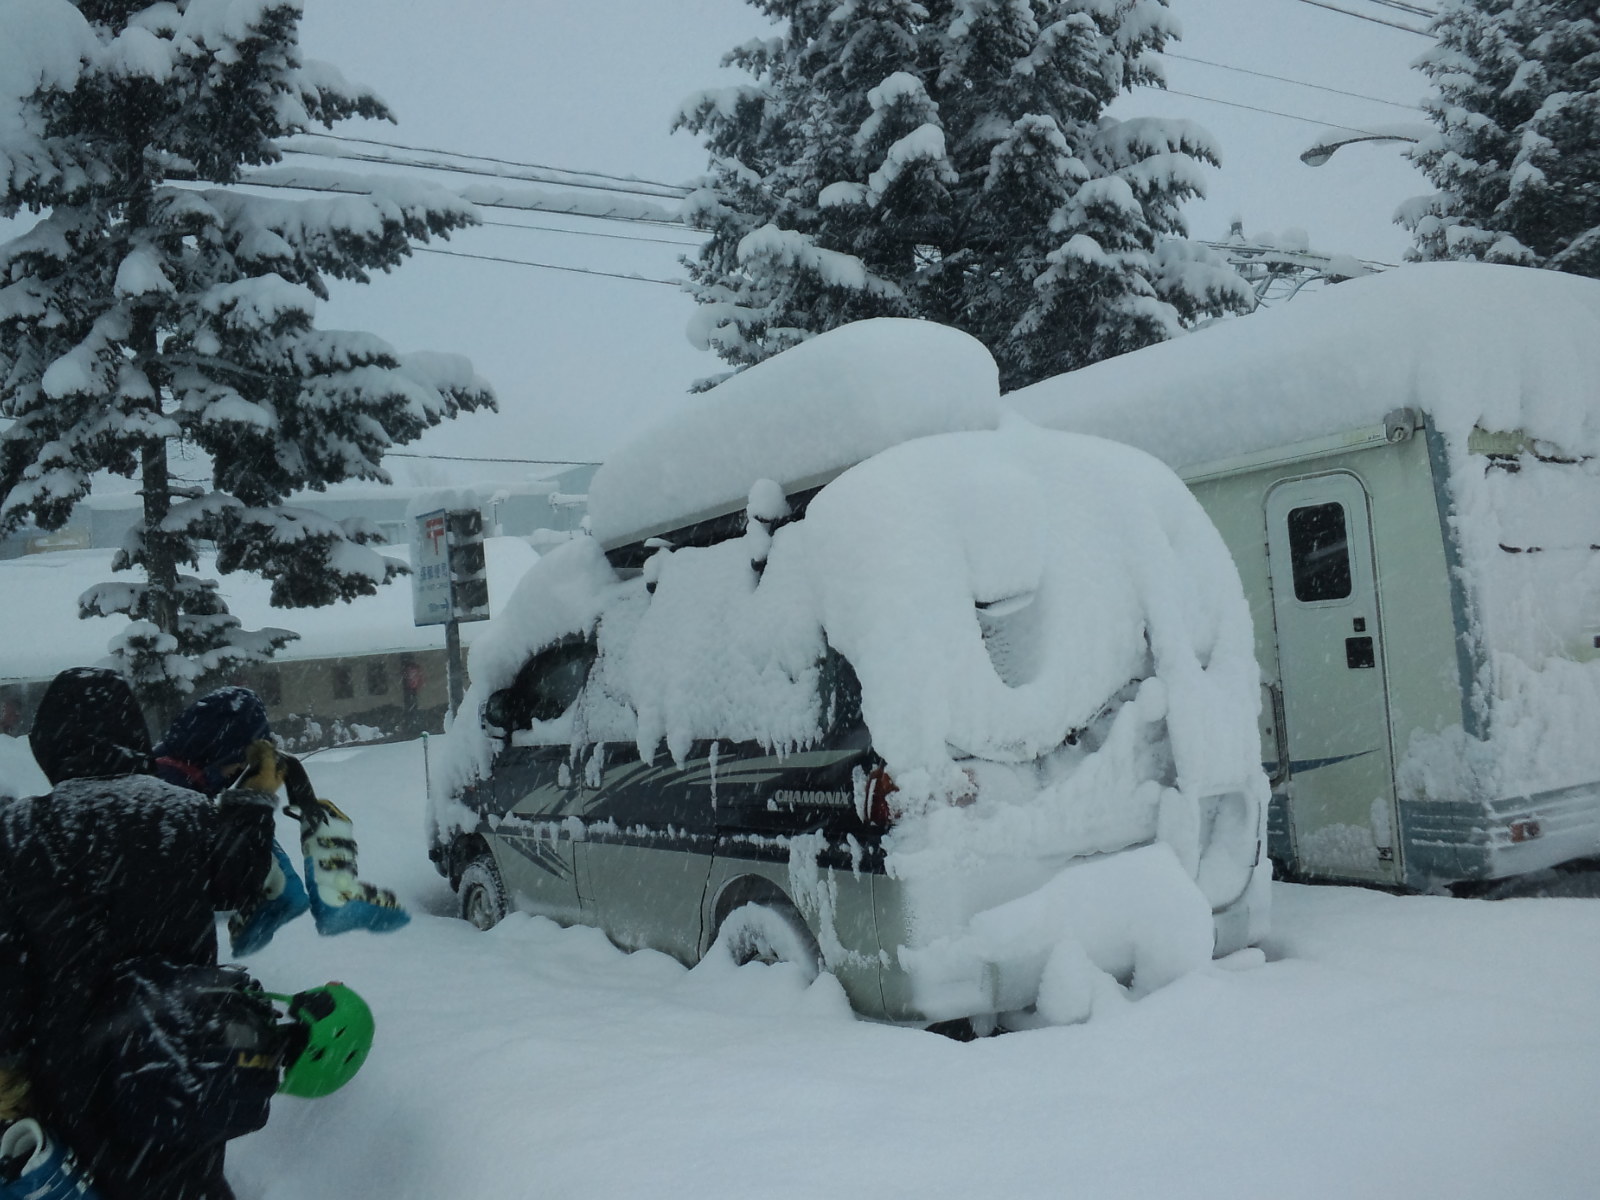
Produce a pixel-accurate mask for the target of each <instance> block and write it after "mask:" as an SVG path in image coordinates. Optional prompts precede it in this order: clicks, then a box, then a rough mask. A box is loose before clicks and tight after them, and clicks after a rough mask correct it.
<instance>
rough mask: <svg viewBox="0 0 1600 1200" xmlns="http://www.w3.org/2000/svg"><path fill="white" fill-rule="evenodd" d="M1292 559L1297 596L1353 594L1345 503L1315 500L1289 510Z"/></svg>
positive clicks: (1322, 597)
mask: <svg viewBox="0 0 1600 1200" xmlns="http://www.w3.org/2000/svg"><path fill="white" fill-rule="evenodd" d="M1289 562H1290V566H1291V567H1292V569H1293V572H1294V598H1295V599H1296V600H1304V601H1308V602H1314V601H1317V600H1343V599H1344V598H1345V597H1346V596H1348V595H1349V594H1350V545H1349V541H1348V539H1347V537H1346V535H1345V520H1344V505H1342V504H1338V503H1333V504H1312V505H1308V506H1306V507H1305V508H1295V509H1291V510H1290V511H1289Z"/></svg>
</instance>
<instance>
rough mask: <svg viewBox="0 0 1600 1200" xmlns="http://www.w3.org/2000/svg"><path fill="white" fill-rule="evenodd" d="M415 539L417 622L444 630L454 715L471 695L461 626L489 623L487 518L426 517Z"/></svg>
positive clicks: (443, 512)
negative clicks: (463, 697)
mask: <svg viewBox="0 0 1600 1200" xmlns="http://www.w3.org/2000/svg"><path fill="white" fill-rule="evenodd" d="M412 539H413V540H412V555H411V613H412V619H413V621H414V622H415V623H416V624H417V625H443V626H444V655H445V675H446V678H447V679H448V681H449V687H450V713H451V715H452V716H454V715H455V713H456V711H457V710H458V709H460V707H461V697H462V695H463V693H464V692H465V691H466V673H465V670H464V669H463V664H462V661H461V628H460V625H461V622H462V621H487V620H488V619H489V575H488V565H487V563H486V562H485V560H484V554H483V514H482V513H480V512H479V511H478V510H477V509H475V508H465V509H443V508H439V509H435V510H434V511H432V512H426V513H420V514H418V515H417V517H416V525H415V528H414V529H413V531H412Z"/></svg>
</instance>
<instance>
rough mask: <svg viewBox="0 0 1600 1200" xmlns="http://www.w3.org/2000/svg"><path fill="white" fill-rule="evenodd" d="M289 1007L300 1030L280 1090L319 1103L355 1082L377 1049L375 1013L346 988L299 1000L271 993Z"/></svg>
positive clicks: (328, 987)
mask: <svg viewBox="0 0 1600 1200" xmlns="http://www.w3.org/2000/svg"><path fill="white" fill-rule="evenodd" d="M269 995H272V997H273V999H275V1000H283V1001H285V1002H286V1003H287V1004H288V1005H289V1016H290V1017H292V1018H293V1019H294V1020H295V1021H296V1022H298V1025H297V1026H296V1027H295V1034H294V1041H295V1042H300V1041H302V1039H303V1045H301V1046H300V1048H299V1050H298V1052H296V1051H295V1050H294V1049H292V1048H291V1050H290V1055H289V1061H288V1064H287V1065H286V1066H285V1067H284V1070H283V1081H282V1082H281V1083H280V1084H279V1085H278V1090H279V1091H280V1092H284V1093H286V1094H287V1095H290V1096H306V1097H312V1098H315V1097H317V1096H326V1095H329V1094H330V1093H332V1092H336V1091H338V1090H339V1089H340V1088H342V1087H343V1086H344V1085H345V1084H347V1083H349V1082H350V1081H351V1080H352V1079H354V1078H355V1074H356V1072H357V1071H359V1070H360V1069H361V1064H362V1063H364V1062H365V1061H366V1060H367V1052H368V1051H369V1050H371V1049H372V1031H373V1020H372V1010H371V1009H370V1008H368V1007H367V1002H366V1001H365V1000H363V999H362V998H361V997H360V996H358V995H356V993H355V992H353V991H351V990H350V989H349V988H347V987H345V985H344V984H342V983H327V984H324V985H323V986H321V987H314V988H307V989H306V990H305V991H303V992H296V993H295V994H294V995H293V996H279V995H276V994H274V993H269Z"/></svg>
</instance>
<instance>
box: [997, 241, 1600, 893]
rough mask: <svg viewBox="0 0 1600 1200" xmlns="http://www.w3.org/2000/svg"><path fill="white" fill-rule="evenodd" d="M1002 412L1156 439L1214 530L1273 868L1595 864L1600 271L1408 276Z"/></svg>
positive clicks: (1042, 390) (1338, 294) (1403, 874)
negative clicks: (1243, 674)
mask: <svg viewBox="0 0 1600 1200" xmlns="http://www.w3.org/2000/svg"><path fill="white" fill-rule="evenodd" d="M1006 399H1007V402H1008V403H1009V404H1012V405H1014V406H1015V407H1016V408H1017V409H1018V410H1019V411H1020V412H1021V413H1023V414H1024V415H1026V416H1027V417H1028V418H1030V419H1031V420H1033V421H1036V422H1038V423H1039V424H1041V425H1044V426H1048V427H1051V428H1056V429H1064V430H1073V431H1077V432H1083V433H1090V434H1096V435H1100V436H1104V437H1113V438H1116V439H1118V440H1120V441H1124V442H1127V443H1130V444H1132V445H1135V446H1139V447H1142V448H1143V449H1145V450H1148V451H1149V452H1151V453H1152V454H1154V455H1156V456H1157V457H1158V458H1160V459H1162V460H1163V461H1165V462H1166V463H1167V464H1168V465H1169V466H1171V467H1173V468H1174V469H1175V470H1176V471H1177V472H1178V473H1179V474H1180V475H1181V476H1182V477H1183V478H1184V479H1185V480H1186V481H1187V482H1188V484H1189V486H1190V488H1191V489H1192V490H1193V491H1194V494H1195V495H1196V496H1197V497H1198V498H1199V500H1200V502H1201V503H1202V504H1203V505H1204V506H1205V509H1206V511H1207V513H1209V514H1210V516H1211V519H1212V520H1213V521H1214V522H1215V523H1216V525H1217V527H1218V528H1219V530H1220V531H1221V533H1222V536H1223V538H1224V540H1225V541H1226V542H1227V544H1228V546H1229V548H1230V549H1231V550H1232V552H1233V556H1234V561H1235V562H1236V563H1237V564H1238V567H1239V572H1240V575H1241V577H1242V579H1243V582H1244V586H1245V591H1246V593H1247V595H1248V596H1249V599H1250V605H1251V608H1252V610H1253V613H1254V618H1255V628H1256V639H1257V640H1256V654H1257V657H1258V658H1259V660H1260V662H1261V665H1262V667H1263V670H1264V676H1263V687H1264V690H1265V692H1266V693H1267V702H1266V703H1265V704H1264V705H1263V723H1262V757H1263V759H1264V760H1266V761H1267V762H1268V764H1269V766H1270V768H1271V770H1272V780H1273V791H1274V798H1273V805H1272V820H1271V836H1270V841H1269V845H1270V848H1271V851H1272V855H1273V857H1274V858H1276V859H1278V860H1279V861H1281V862H1282V863H1283V864H1284V865H1285V867H1287V868H1288V869H1289V870H1290V871H1291V872H1293V873H1295V874H1298V875H1300V876H1303V877H1307V878H1313V879H1327V880H1348V881H1358V882H1366V883H1376V884H1383V885H1391V886H1395V885H1398V886H1407V887H1414V888H1430V887H1441V886H1450V885H1463V884H1464V885H1465V886H1467V887H1468V888H1473V887H1481V886H1483V884H1484V883H1485V882H1486V881H1489V880H1495V879H1501V878H1504V877H1507V876H1512V875H1517V874H1522V873H1526V872H1532V871H1536V870H1540V869H1544V868H1549V867H1552V866H1555V865H1557V864H1562V863H1567V862H1571V861H1573V860H1577V859H1582V858H1585V857H1591V856H1595V855H1600V282H1596V281H1594V280H1590V279H1580V278H1577V277H1574V276H1571V275H1560V274H1555V273H1551V272H1543V271H1534V270H1527V269H1522V268H1514V267H1501V266H1487V265H1482V264H1435V265H1426V266H1408V267H1402V268H1400V269H1398V270H1395V271H1391V272H1388V273H1385V274H1383V275H1379V276H1375V277H1372V278H1368V279H1362V280H1356V281H1352V282H1349V283H1344V284H1340V285H1339V286H1338V287H1336V288H1332V289H1329V290H1328V291H1327V292H1325V293H1321V294H1318V295H1315V296H1311V295H1307V296H1303V297H1301V298H1300V299H1297V300H1295V301H1294V302H1293V303H1292V304H1288V305H1285V306H1283V307H1282V308H1279V309H1276V310H1273V311H1268V312H1262V313H1259V314H1256V315H1253V316H1250V317H1247V318H1243V319H1240V320H1236V321H1230V322H1226V323H1223V324H1219V325H1216V326H1214V327H1211V328H1208V329H1205V330H1202V331H1200V332H1197V333H1193V334H1190V335H1187V336H1185V337H1182V338H1179V339H1177V340H1175V341H1172V342H1168V343H1165V344H1163V345H1159V346H1155V347H1152V348H1150V349H1147V350H1141V351H1139V352H1137V353H1134V354H1129V355H1125V356H1123V357H1122V358H1119V359H1113V360H1111V361H1108V362H1104V363H1100V364H1097V365H1096V366H1093V367H1089V368H1087V369H1085V370H1082V371H1076V372H1073V373H1071V374H1067V375H1062V376H1059V377H1057V378H1055V379H1051V380H1046V381H1045V382H1043V383H1039V384H1035V385H1034V386H1033V387H1031V388H1026V389H1023V390H1021V391H1018V392H1014V393H1012V394H1011V395H1009V396H1008V397H1007V398H1006Z"/></svg>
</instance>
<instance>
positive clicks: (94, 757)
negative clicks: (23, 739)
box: [28, 667, 152, 787]
mask: <svg viewBox="0 0 1600 1200" xmlns="http://www.w3.org/2000/svg"><path fill="white" fill-rule="evenodd" d="M28 747H29V748H30V749H31V750H32V751H33V757H34V760H35V761H36V762H37V763H38V764H39V769H40V770H41V771H43V772H44V774H45V778H46V779H48V780H49V781H50V786H51V787H54V786H56V785H57V784H59V783H63V782H65V781H66V780H68V779H108V778H112V777H114V776H118V775H147V774H149V773H150V771H151V769H152V766H151V753H150V731H149V728H148V727H147V726H146V725H145V722H144V712H143V711H142V710H141V709H140V707H139V701H138V700H137V699H135V697H134V694H133V688H132V687H130V686H129V684H128V681H127V680H126V679H124V678H123V677H122V676H121V675H119V674H117V673H116V672H115V671H110V670H106V669H103V668H100V667H72V668H69V669H68V670H65V671H63V672H61V674H59V675H57V676H56V677H55V678H54V679H52V680H51V681H50V686H49V687H47V688H46V689H45V692H44V696H43V697H41V698H40V700H39V709H38V712H37V714H36V715H35V716H34V719H33V730H32V731H31V732H30V733H29V734H28Z"/></svg>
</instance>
